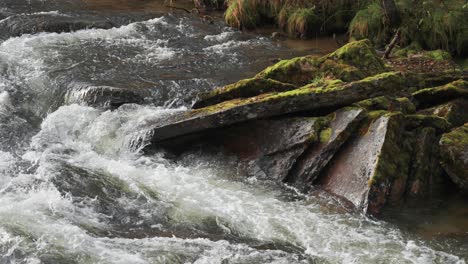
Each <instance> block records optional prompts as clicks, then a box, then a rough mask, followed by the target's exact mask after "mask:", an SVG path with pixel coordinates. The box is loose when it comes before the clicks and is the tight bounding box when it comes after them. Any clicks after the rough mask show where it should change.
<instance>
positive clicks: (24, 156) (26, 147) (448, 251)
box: [0, 15, 467, 264]
mask: <svg viewBox="0 0 468 264" xmlns="http://www.w3.org/2000/svg"><path fill="white" fill-rule="evenodd" d="M292 55H294V54H291V53H290V52H289V51H288V50H287V49H285V48H282V47H280V46H278V45H277V44H276V43H274V42H271V41H270V40H269V39H267V38H263V37H256V36H253V35H248V34H243V33H240V32H236V31H233V30H231V29H228V28H226V27H225V26H224V25H222V24H221V23H215V25H207V24H205V23H203V22H202V21H200V19H197V18H193V17H191V16H181V15H165V16H163V17H160V18H155V19H151V20H147V21H142V22H136V23H133V24H129V25H126V26H122V27H120V28H113V29H108V30H103V29H88V30H81V31H77V32H72V33H61V34H56V33H40V34H35V35H23V36H21V37H16V38H10V39H7V40H5V41H3V42H2V43H1V44H0V263H67V264H68V263H465V261H464V259H463V258H464V257H466V256H467V254H466V251H465V250H467V248H466V247H465V248H464V246H466V244H462V245H460V244H456V243H449V242H447V243H445V244H437V245H433V244H431V243H428V242H427V241H424V240H422V239H420V238H419V237H418V236H416V235H414V234H411V233H407V232H402V231H400V230H399V229H398V228H397V227H396V226H394V225H391V224H388V223H385V222H382V221H374V220H371V219H369V218H367V217H365V216H362V215H360V214H358V213H355V212H351V211H347V210H345V209H344V208H343V207H342V206H341V205H340V203H339V202H337V201H334V200H333V199H332V198H330V197H328V196H327V195H326V194H322V193H318V195H316V196H313V197H305V196H302V195H300V194H298V193H296V192H295V191H294V190H293V189H290V188H288V187H286V186H280V185H277V184H274V183H271V182H269V181H266V180H261V179H256V178H245V177H242V175H237V172H236V171H235V168H234V166H232V163H231V160H230V159H229V158H228V157H222V156H218V155H215V156H209V155H205V156H202V155H199V154H200V153H190V154H186V155H184V156H183V157H180V158H179V159H177V160H169V159H167V158H166V157H165V154H164V153H156V154H153V155H142V154H141V153H140V152H139V148H138V147H135V145H134V144H133V142H134V140H135V138H138V137H139V138H144V135H145V131H138V129H136V128H137V127H141V124H144V123H145V122H155V121H157V120H158V119H159V118H163V117H164V116H167V115H171V114H173V113H175V112H177V111H181V110H183V109H184V108H186V107H187V106H189V105H190V103H191V101H192V100H193V97H194V96H195V94H196V93H198V92H201V91H206V90H209V89H213V88H214V87H216V86H218V85H222V84H226V83H229V82H233V81H235V80H237V79H239V78H245V77H249V76H251V75H253V74H254V73H255V72H256V71H258V70H259V69H261V68H263V67H264V66H266V65H268V64H269V63H270V59H272V58H276V57H278V56H280V57H287V56H292ZM80 82H86V83H91V84H95V85H111V86H117V87H132V88H134V89H142V90H144V92H145V94H146V98H145V104H144V105H133V104H128V105H123V106H121V107H120V108H118V109H116V110H114V111H110V110H109V111H105V110H102V109H97V108H93V107H89V106H84V105H77V104H71V105H64V102H65V101H64V99H63V98H64V96H65V95H66V94H67V91H68V90H69V89H72V87H73V86H72V85H71V84H72V83H80ZM140 147H142V146H140Z"/></svg>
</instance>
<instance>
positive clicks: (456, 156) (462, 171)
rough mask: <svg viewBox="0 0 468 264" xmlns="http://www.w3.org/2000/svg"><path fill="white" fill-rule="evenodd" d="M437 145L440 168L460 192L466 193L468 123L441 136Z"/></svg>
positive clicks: (467, 189) (467, 177) (467, 186)
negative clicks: (440, 160) (439, 153)
mask: <svg viewBox="0 0 468 264" xmlns="http://www.w3.org/2000/svg"><path fill="white" fill-rule="evenodd" d="M439 144H440V151H441V159H442V167H443V168H444V169H445V171H446V172H447V174H448V175H449V176H450V178H451V179H452V181H453V182H454V183H455V184H456V185H457V186H458V187H459V188H460V189H461V190H463V191H465V192H468V123H467V124H465V125H463V126H461V127H458V128H456V129H454V130H452V131H451V132H449V133H447V134H444V135H442V138H441V139H440V142H439Z"/></svg>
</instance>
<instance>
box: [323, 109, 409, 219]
mask: <svg viewBox="0 0 468 264" xmlns="http://www.w3.org/2000/svg"><path fill="white" fill-rule="evenodd" d="M368 119H369V120H368V121H367V122H365V124H364V125H363V126H362V127H361V128H360V129H359V133H357V134H356V135H354V137H353V138H352V139H351V140H350V141H349V142H348V143H347V144H346V145H345V146H344V147H343V148H342V149H341V150H340V151H339V152H338V153H337V154H336V155H335V157H334V158H333V161H332V164H331V165H330V166H329V167H328V170H327V171H326V172H325V173H324V174H323V175H321V177H320V178H319V179H318V185H320V186H321V187H322V188H323V189H325V190H327V191H329V192H331V193H333V194H336V195H338V196H341V197H343V198H345V199H346V200H348V201H350V202H351V203H352V204H353V205H354V206H355V207H356V208H357V209H358V210H361V211H363V212H365V213H369V214H371V215H378V214H379V213H380V212H381V210H382V208H383V207H384V206H385V205H386V204H387V203H392V202H397V201H398V200H399V199H401V197H402V196H403V194H404V190H405V183H406V180H407V175H408V165H409V160H410V155H409V151H408V150H407V149H405V145H404V144H403V142H402V135H403V132H404V129H403V127H402V126H401V124H402V122H403V116H402V115H401V114H396V113H388V112H373V113H371V114H370V116H369V118H368Z"/></svg>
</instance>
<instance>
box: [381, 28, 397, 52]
mask: <svg viewBox="0 0 468 264" xmlns="http://www.w3.org/2000/svg"><path fill="white" fill-rule="evenodd" d="M400 35H401V30H400V29H398V30H397V31H396V33H395V36H394V37H393V39H392V41H390V44H388V46H387V48H386V49H385V53H384V56H383V57H384V58H385V59H388V57H389V56H390V53H391V52H392V50H393V48H394V47H395V45H396V43H397V42H398V40H399V39H400Z"/></svg>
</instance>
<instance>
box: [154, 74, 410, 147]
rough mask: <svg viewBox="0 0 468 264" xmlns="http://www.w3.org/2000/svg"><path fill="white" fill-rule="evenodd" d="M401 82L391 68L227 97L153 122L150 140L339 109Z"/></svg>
mask: <svg viewBox="0 0 468 264" xmlns="http://www.w3.org/2000/svg"><path fill="white" fill-rule="evenodd" d="M403 83H404V79H403V78H402V75H401V74H400V73H398V72H392V73H383V74H379V75H376V76H372V77H368V78H366V79H363V80H360V81H356V82H351V83H341V82H335V83H331V84H329V85H328V86H324V87H319V88H318V87H316V86H313V85H309V86H304V87H301V88H299V89H295V90H291V91H287V92H282V93H269V94H263V95H259V96H255V97H251V98H247V99H235V100H231V101H226V102H223V103H220V104H217V105H213V106H208V107H204V108H200V109H196V110H192V111H187V112H182V113H181V114H179V115H176V116H174V117H171V118H169V119H167V120H165V121H164V122H158V123H157V124H154V125H152V126H153V128H151V130H152V135H153V143H154V144H157V142H160V141H164V140H166V139H169V138H175V137H178V136H182V135H187V134H190V133H195V132H200V131H203V130H206V129H211V128H216V127H223V126H228V125H232V124H235V123H240V122H245V121H249V120H253V119H259V118H267V117H273V116H278V115H285V114H291V113H297V112H303V111H320V110H324V111H329V110H330V109H338V108H340V107H343V106H348V105H351V104H353V103H355V102H358V101H361V100H364V99H366V98H373V97H377V96H382V95H387V94H393V95H395V94H398V93H400V92H401V91H400V87H401V86H402V85H403Z"/></svg>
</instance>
